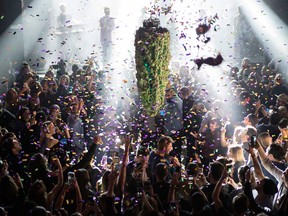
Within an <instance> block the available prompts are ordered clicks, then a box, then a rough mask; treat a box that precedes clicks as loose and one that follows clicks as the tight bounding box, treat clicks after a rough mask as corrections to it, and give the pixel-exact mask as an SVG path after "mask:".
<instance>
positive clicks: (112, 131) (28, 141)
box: [0, 58, 288, 216]
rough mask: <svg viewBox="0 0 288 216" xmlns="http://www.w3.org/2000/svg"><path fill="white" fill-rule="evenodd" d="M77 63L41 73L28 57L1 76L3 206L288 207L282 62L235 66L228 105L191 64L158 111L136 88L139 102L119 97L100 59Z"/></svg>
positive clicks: (111, 210) (147, 210)
mask: <svg viewBox="0 0 288 216" xmlns="http://www.w3.org/2000/svg"><path fill="white" fill-rule="evenodd" d="M71 70H72V71H70V69H69V68H68V67H66V63H65V62H64V61H61V62H60V63H59V64H58V65H57V67H54V69H53V68H50V69H49V70H48V71H47V72H46V74H45V76H44V78H41V79H40V78H39V77H38V76H37V73H36V72H34V71H33V70H32V69H31V68H30V66H29V65H28V64H27V63H26V62H24V63H23V66H22V68H21V70H19V73H18V74H17V75H16V76H15V80H13V79H12V78H11V79H10V80H9V81H8V80H7V82H3V83H2V84H6V85H7V86H8V90H7V91H6V92H5V93H4V94H3V95H2V97H1V100H2V103H1V111H0V126H1V133H0V157H1V160H0V205H1V207H0V215H23V216H26V215H27V216H30V215H31V216H34V215H37V216H42V215H45V216H46V215H55V216H59V215H61V216H64V215H74V216H75V215H84V216H86V215H87V216H88V215H97V216H98V215H107V216H110V215H142V216H144V215H203V216H204V215H205V216H206V215H207V216H208V215H221V216H222V215H287V214H288V193H287V188H288V169H287V162H288V154H286V152H287V147H288V110H287V108H288V88H287V86H286V82H285V79H284V78H283V75H282V74H281V73H279V71H278V70H277V63H276V64H269V65H268V66H265V65H264V66H263V67H262V68H260V67H256V66H255V65H253V64H252V63H250V61H249V59H247V58H245V59H243V62H242V64H241V66H240V67H239V68H237V67H233V68H231V70H230V72H229V79H230V83H229V86H230V88H231V95H232V98H233V100H231V101H228V103H227V102H226V103H224V102H223V101H220V100H217V99H215V100H214V101H210V100H211V99H209V100H208V99H207V97H206V95H205V92H204V91H203V89H201V87H199V86H197V85H196V84H195V83H196V82H197V74H195V73H193V70H190V69H189V68H188V67H186V66H182V67H181V68H180V69H179V72H178V73H171V76H170V77H169V84H168V85H167V88H166V91H165V105H164V107H163V109H162V110H160V112H159V115H156V116H148V115H147V114H146V113H145V110H144V109H143V108H142V106H141V102H140V99H139V96H138V95H137V87H136V86H134V87H131V89H132V90H131V93H130V97H131V98H130V101H129V104H130V107H129V108H127V107H125V109H124V108H123V107H121V104H118V105H117V106H113V105H111V104H113V103H111V102H109V100H111V98H110V99H109V97H110V96H111V93H109V91H112V90H111V88H110V87H111V86H109V85H108V83H109V79H108V76H107V73H106V72H105V71H104V70H103V71H95V70H93V64H91V61H90V64H85V65H84V66H83V67H82V66H80V65H76V64H74V65H73V66H72V68H71ZM110 84H111V83H110ZM107 86H108V87H107ZM131 101H132V102H131ZM123 113H124V115H121V114H123Z"/></svg>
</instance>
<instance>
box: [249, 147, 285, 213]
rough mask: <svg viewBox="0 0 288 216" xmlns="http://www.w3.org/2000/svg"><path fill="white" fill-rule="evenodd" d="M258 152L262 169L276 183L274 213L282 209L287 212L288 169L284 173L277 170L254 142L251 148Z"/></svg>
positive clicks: (261, 148)
mask: <svg viewBox="0 0 288 216" xmlns="http://www.w3.org/2000/svg"><path fill="white" fill-rule="evenodd" d="M253 148H254V149H256V150H257V151H258V154H259V157H260V160H261V162H262V165H263V166H264V168H265V169H266V170H267V171H268V172H269V173H270V174H272V175H273V176H274V177H275V178H276V180H277V181H278V192H277V193H276V197H275V199H274V202H273V207H274V211H276V212H279V211H283V207H284V209H285V211H286V212H287V210H286V208H287V205H288V203H287V195H288V193H287V188H288V168H286V169H285V170H284V171H282V170H280V169H279V168H277V167H276V166H275V165H274V164H273V163H272V162H271V161H270V160H269V157H268V156H267V154H266V153H265V151H264V149H263V147H262V146H261V145H259V144H258V142H256V145H255V146H254V147H253ZM285 206H286V207H285Z"/></svg>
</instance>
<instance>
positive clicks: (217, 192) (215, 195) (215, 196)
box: [212, 169, 228, 212]
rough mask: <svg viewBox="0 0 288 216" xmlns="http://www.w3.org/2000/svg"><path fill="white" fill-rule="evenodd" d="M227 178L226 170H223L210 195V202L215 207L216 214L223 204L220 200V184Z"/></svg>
mask: <svg viewBox="0 0 288 216" xmlns="http://www.w3.org/2000/svg"><path fill="white" fill-rule="evenodd" d="M227 177H228V173H227V170H226V169H224V171H223V173H222V176H221V178H220V179H219V181H218V182H217V184H216V186H215V188H214V191H213V194H212V200H213V202H214V205H215V209H216V211H217V212H218V211H219V209H220V208H222V207H223V203H222V201H221V200H220V192H221V188H222V184H223V182H224V181H225V179H226V178H227Z"/></svg>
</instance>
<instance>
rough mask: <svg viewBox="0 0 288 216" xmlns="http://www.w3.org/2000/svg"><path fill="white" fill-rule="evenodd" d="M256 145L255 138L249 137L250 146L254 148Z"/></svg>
mask: <svg viewBox="0 0 288 216" xmlns="http://www.w3.org/2000/svg"><path fill="white" fill-rule="evenodd" d="M256 143H257V137H256V136H251V138H250V146H251V147H252V148H255V146H256Z"/></svg>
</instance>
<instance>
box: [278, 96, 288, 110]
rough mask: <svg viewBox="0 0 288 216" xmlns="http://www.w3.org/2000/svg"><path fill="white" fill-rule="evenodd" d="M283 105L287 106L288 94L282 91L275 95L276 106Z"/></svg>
mask: <svg viewBox="0 0 288 216" xmlns="http://www.w3.org/2000/svg"><path fill="white" fill-rule="evenodd" d="M280 106H284V107H286V108H288V95H286V94H285V93H282V94H280V95H276V107H277V108H278V107H280Z"/></svg>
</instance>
